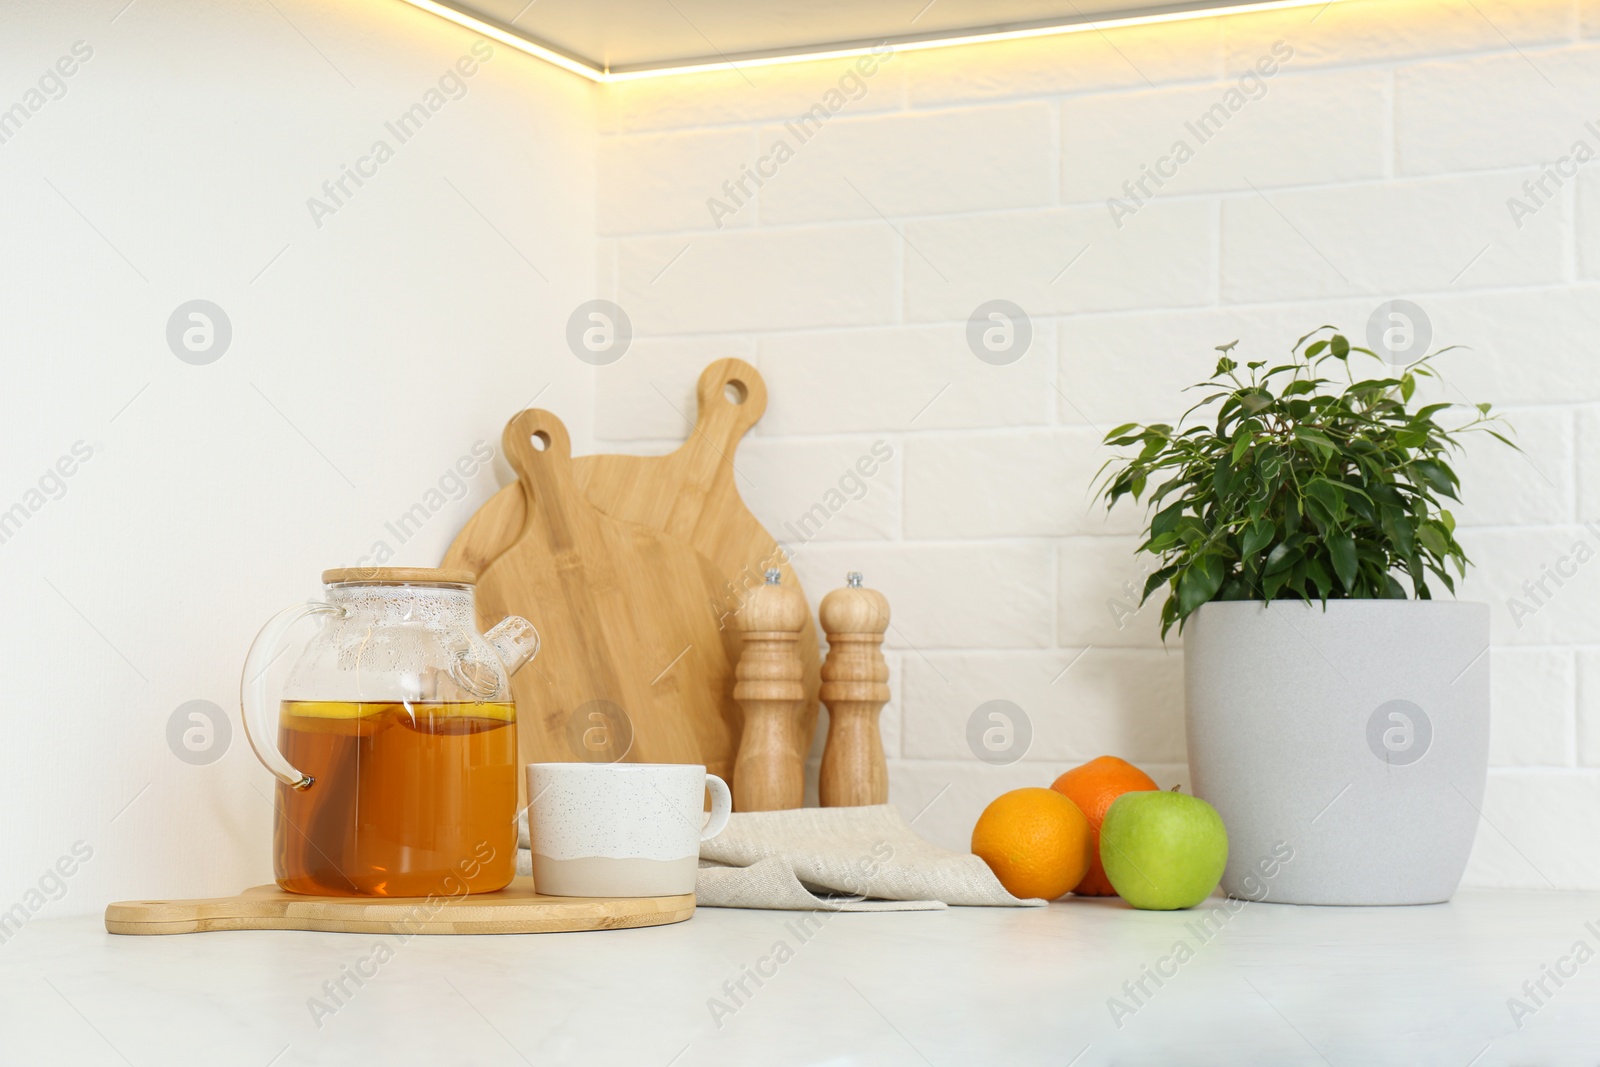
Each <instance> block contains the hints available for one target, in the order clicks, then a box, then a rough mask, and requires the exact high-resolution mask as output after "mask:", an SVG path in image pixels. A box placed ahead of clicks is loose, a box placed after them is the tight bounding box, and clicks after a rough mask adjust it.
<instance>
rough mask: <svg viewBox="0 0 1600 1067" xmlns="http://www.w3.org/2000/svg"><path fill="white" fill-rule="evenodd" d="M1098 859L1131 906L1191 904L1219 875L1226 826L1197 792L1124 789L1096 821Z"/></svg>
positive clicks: (1224, 863) (1225, 856) (1223, 859)
mask: <svg viewBox="0 0 1600 1067" xmlns="http://www.w3.org/2000/svg"><path fill="white" fill-rule="evenodd" d="M1100 862H1101V864H1102V865H1103V866H1104V867H1105V869H1106V877H1107V878H1109V879H1110V880H1111V887H1112V888H1113V889H1115V890H1116V891H1117V895H1118V896H1120V897H1122V899H1123V900H1126V901H1127V902H1128V903H1129V904H1132V905H1133V906H1134V907H1136V908H1141V909H1143V910H1145V911H1173V910H1176V909H1178V908H1192V907H1194V906H1195V905H1196V904H1198V903H1200V902H1201V901H1202V900H1204V899H1206V897H1208V896H1210V895H1211V891H1212V890H1213V889H1215V888H1217V883H1218V882H1220V881H1221V880H1222V869H1223V868H1224V867H1226V866H1227V865H1228V830H1227V828H1226V827H1225V826H1223V825H1222V816H1220V815H1218V814H1217V809H1216V808H1213V807H1212V806H1211V805H1210V804H1207V803H1206V802H1205V801H1203V800H1201V799H1200V798H1199V797H1192V796H1188V795H1187V794H1184V793H1176V792H1173V793H1162V792H1157V791H1154V790H1141V791H1139V792H1135V793H1124V794H1122V795H1121V796H1120V797H1118V798H1117V799H1116V800H1115V801H1113V802H1112V804H1111V809H1110V810H1109V811H1107V812H1106V818H1105V822H1103V823H1102V824H1101V825H1100Z"/></svg>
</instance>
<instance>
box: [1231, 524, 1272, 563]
mask: <svg viewBox="0 0 1600 1067" xmlns="http://www.w3.org/2000/svg"><path fill="white" fill-rule="evenodd" d="M1277 532H1278V531H1277V527H1275V526H1273V525H1272V523H1270V522H1268V521H1267V520H1266V519H1257V520H1256V521H1254V522H1252V523H1251V524H1250V526H1249V528H1248V529H1246V530H1245V534H1244V537H1243V539H1242V540H1241V541H1240V544H1239V554H1240V555H1241V556H1243V557H1244V558H1245V559H1249V558H1250V557H1251V556H1254V555H1255V554H1256V553H1257V552H1260V551H1261V550H1262V549H1263V548H1266V547H1267V544H1268V543H1269V542H1270V541H1271V540H1272V535H1273V534H1275V533H1277Z"/></svg>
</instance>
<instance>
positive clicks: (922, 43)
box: [405, 0, 1338, 82]
mask: <svg viewBox="0 0 1600 1067" xmlns="http://www.w3.org/2000/svg"><path fill="white" fill-rule="evenodd" d="M405 2H406V3H408V4H410V5H411V6H413V7H417V8H421V9H422V10H423V11H427V12H431V13H432V14H435V15H438V16H439V17H440V18H444V19H448V20H449V21H451V22H454V23H456V24H457V25H458V26H464V27H466V28H467V29H469V30H472V31H473V32H474V33H480V34H482V35H483V36H485V37H488V38H490V39H491V40H495V41H499V42H500V43H501V44H504V45H508V46H509V47H511V48H515V49H517V50H519V51H522V52H526V53H527V54H528V55H530V56H536V57H538V58H539V59H542V60H544V61H545V62H546V63H553V64H555V65H556V66H558V67H560V68H561V69H562V70H566V71H570V72H572V73H573V74H577V75H580V76H581V77H584V78H588V79H589V80H590V81H595V82H624V81H638V80H640V79H642V78H666V77H671V76H673V75H676V74H693V73H698V72H701V71H712V70H739V69H744V68H747V67H771V66H776V65H778V64H780V63H809V62H812V61H813V60H818V59H840V58H845V57H849V56H863V55H870V54H871V53H872V50H873V48H875V47H881V46H882V44H883V43H884V42H882V41H879V42H873V43H870V44H862V45H850V46H845V47H839V48H826V47H824V48H819V49H817V50H815V51H810V52H785V53H782V54H779V55H757V56H753V57H750V58H748V59H744V58H741V59H732V60H730V59H717V60H706V61H701V62H694V63H684V64H680V65H678V66H673V67H650V68H648V69H643V70H624V71H611V70H603V69H601V68H599V67H596V66H593V65H592V64H590V63H586V62H584V61H583V60H581V59H577V58H575V57H573V56H570V55H567V54H565V53H563V52H558V51H556V50H555V49H553V48H550V47H548V46H546V45H542V44H540V43H539V42H537V41H535V40H532V39H530V38H528V37H524V36H522V35H521V34H519V33H516V32H514V31H512V30H509V29H507V28H505V27H503V26H499V25H496V24H495V23H492V22H488V21H486V20H484V19H482V18H479V17H478V16H476V15H469V14H467V13H466V12H464V11H461V10H459V9H457V8H455V7H451V6H449V5H447V4H442V3H439V2H437V0H405ZM1337 2H1338V0H1254V2H1249V0H1246V2H1243V3H1237V4H1219V5H1218V6H1215V7H1197V8H1188V9H1185V10H1182V11H1163V12H1157V13H1152V14H1144V15H1119V16H1115V17H1112V18H1106V19H1098V20H1096V21H1093V22H1068V23H1061V24H1057V25H1050V26H1030V27H1027V28H1024V29H1015V30H993V31H988V32H981V33H967V34H961V35H959V36H955V37H930V38H920V39H912V40H900V41H897V40H895V39H894V38H887V39H886V40H887V43H888V44H890V45H891V46H892V47H893V48H894V50H895V51H896V52H913V51H922V50H925V49H929V48H951V47H954V46H956V45H963V44H984V43H987V42H989V41H1019V40H1024V39H1027V38H1031V37H1057V36H1061V35H1064V34H1068V33H1086V32H1089V31H1099V30H1107V29H1115V28H1117V27H1121V26H1150V25H1156V24H1159V23H1164V22H1188V21H1191V20H1193V19H1203V18H1214V17H1217V16H1219V15H1243V14H1249V13H1251V12H1256V11H1277V10H1281V9H1284V8H1291V7H1328V6H1331V5H1332V4H1334V3H1337Z"/></svg>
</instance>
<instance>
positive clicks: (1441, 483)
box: [1411, 459, 1456, 500]
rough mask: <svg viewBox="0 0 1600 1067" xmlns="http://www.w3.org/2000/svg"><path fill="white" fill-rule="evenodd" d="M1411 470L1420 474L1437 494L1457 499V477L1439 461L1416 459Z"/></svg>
mask: <svg viewBox="0 0 1600 1067" xmlns="http://www.w3.org/2000/svg"><path fill="white" fill-rule="evenodd" d="M1411 469H1412V470H1413V471H1415V472H1416V473H1417V474H1420V475H1421V476H1422V480H1423V481H1424V482H1425V483H1426V484H1427V485H1428V486H1429V487H1430V488H1432V489H1433V490H1434V491H1435V492H1438V493H1442V494H1444V495H1445V496H1447V497H1449V498H1450V499H1452V500H1454V499H1455V496H1456V489H1455V475H1454V473H1453V472H1452V471H1451V470H1450V468H1449V467H1446V466H1445V465H1444V464H1443V463H1440V462H1439V461H1437V460H1432V459H1414V460H1412V461H1411Z"/></svg>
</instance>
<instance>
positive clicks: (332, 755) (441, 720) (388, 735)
mask: <svg viewBox="0 0 1600 1067" xmlns="http://www.w3.org/2000/svg"><path fill="white" fill-rule="evenodd" d="M278 749H279V750H280V751H281V752H282V753H283V754H284V756H286V757H287V758H288V760H289V762H290V763H293V764H294V765H295V766H296V767H298V768H300V769H301V770H303V771H305V773H306V774H308V775H310V776H312V777H314V778H316V779H317V781H318V783H326V785H327V788H322V789H306V790H297V789H295V788H293V787H292V786H290V785H288V784H286V783H283V782H280V783H278V805H279V807H280V809H281V810H282V812H283V818H282V819H281V820H279V823H278V826H277V830H276V833H275V834H274V841H273V851H274V853H275V857H274V858H275V860H276V862H277V869H278V871H279V872H281V873H280V874H279V877H278V884H279V885H281V886H282V887H283V888H284V889H287V890H289V891H291V892H294V893H332V894H346V893H352V894H361V895H372V896H403V897H425V896H428V895H430V894H434V895H440V896H444V895H452V896H453V895H460V893H462V892H467V893H481V892H485V891H488V890H491V889H499V888H501V887H502V886H504V885H506V884H507V883H508V882H510V881H511V876H512V873H513V870H514V868H515V861H516V846H515V843H514V842H513V841H511V840H510V839H511V838H512V837H514V836H515V835H514V833H508V831H507V827H508V825H509V823H508V822H507V819H506V814H505V813H506V812H507V811H508V810H509V811H513V812H514V811H515V810H516V804H517V731H516V712H515V710H514V708H513V707H512V705H511V704H509V703H504V702H499V703H465V702H452V703H414V704H405V703H389V702H381V701H380V702H374V703H347V702H344V701H334V700H307V701H300V700H285V701H284V702H283V704H282V708H281V710H280V711H279V713H278ZM440 872H446V874H445V875H441V874H440ZM449 874H453V875H454V876H455V881H453V882H452V883H451V884H449V885H445V884H441V883H442V882H443V881H444V879H445V877H447V876H448V875H449ZM462 887H464V888H462Z"/></svg>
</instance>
